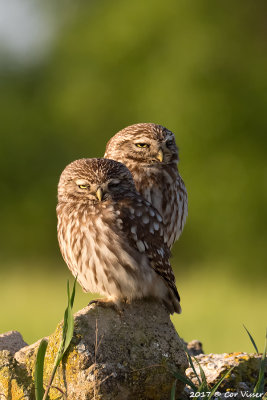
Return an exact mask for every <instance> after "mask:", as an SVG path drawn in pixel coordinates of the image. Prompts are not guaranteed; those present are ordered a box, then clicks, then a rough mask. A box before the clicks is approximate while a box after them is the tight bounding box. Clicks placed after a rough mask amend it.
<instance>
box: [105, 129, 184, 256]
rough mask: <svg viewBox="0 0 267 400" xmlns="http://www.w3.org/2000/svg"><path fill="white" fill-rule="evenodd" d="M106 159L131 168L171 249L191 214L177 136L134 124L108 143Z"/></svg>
mask: <svg viewBox="0 0 267 400" xmlns="http://www.w3.org/2000/svg"><path fill="white" fill-rule="evenodd" d="M104 157H106V158H109V159H112V160H116V161H119V162H121V163H123V164H125V165H126V166H127V168H129V170H130V171H131V173H132V175H133V179H134V182H135V185H136V188H137V191H138V192H139V193H140V194H141V195H142V196H143V197H144V198H145V199H146V200H148V201H149V202H150V203H151V204H152V205H153V206H154V207H155V208H156V209H157V210H158V212H159V213H160V214H161V215H162V218H163V224H164V234H165V240H166V241H167V243H168V246H169V247H170V248H171V246H172V245H173V243H174V242H175V240H177V239H178V238H179V236H180V235H181V233H182V231H183V228H184V224H185V220H186V217H187V213H188V212H187V192H186V188H185V184H184V182H183V180H182V178H181V176H180V175H179V172H178V169H177V164H178V161H179V157H178V149H177V146H176V143H175V137H174V134H173V133H172V132H171V131H169V130H168V129H166V128H164V127H163V126H161V125H156V124H145V123H144V124H135V125H131V126H128V127H127V128H125V129H123V130H121V131H120V132H118V133H117V134H116V135H115V136H113V137H112V138H111V139H110V140H109V142H108V143H107V146H106V152H105V155H104Z"/></svg>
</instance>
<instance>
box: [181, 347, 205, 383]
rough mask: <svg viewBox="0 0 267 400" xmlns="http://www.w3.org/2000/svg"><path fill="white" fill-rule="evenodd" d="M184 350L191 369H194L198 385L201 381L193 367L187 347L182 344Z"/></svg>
mask: <svg viewBox="0 0 267 400" xmlns="http://www.w3.org/2000/svg"><path fill="white" fill-rule="evenodd" d="M184 350H185V352H186V354H187V358H188V361H189V364H190V366H191V368H192V370H193V371H194V374H195V376H196V378H197V380H198V384H199V386H200V385H201V383H202V382H201V380H200V379H199V376H198V374H197V371H196V369H195V366H194V363H193V360H192V357H191V355H190V353H189V351H188V348H187V347H186V346H184Z"/></svg>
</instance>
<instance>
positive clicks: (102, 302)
mask: <svg viewBox="0 0 267 400" xmlns="http://www.w3.org/2000/svg"><path fill="white" fill-rule="evenodd" d="M92 304H95V305H96V306H98V307H104V308H113V310H114V311H116V312H117V313H118V314H119V315H120V316H121V315H122V313H123V309H122V308H121V307H120V306H119V305H118V304H117V303H114V302H113V301H111V300H109V299H96V300H91V301H90V302H89V303H88V306H91V305H92Z"/></svg>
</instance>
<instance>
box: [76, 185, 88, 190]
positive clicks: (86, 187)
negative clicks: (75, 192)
mask: <svg viewBox="0 0 267 400" xmlns="http://www.w3.org/2000/svg"><path fill="white" fill-rule="evenodd" d="M78 187H79V188H80V189H88V185H78Z"/></svg>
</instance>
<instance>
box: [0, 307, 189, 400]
mask: <svg viewBox="0 0 267 400" xmlns="http://www.w3.org/2000/svg"><path fill="white" fill-rule="evenodd" d="M61 335H62V323H61V324H60V325H59V326H58V327H57V329H56V331H55V333H54V334H52V335H51V336H50V337H49V338H48V340H49V344H48V347H47V352H46V357H45V368H44V382H45V383H47V382H48V380H49V378H50V376H51V371H52V367H53V362H54V359H55V355H56V352H57V349H58V347H59V343H60V340H61ZM38 346H39V342H37V343H35V344H33V345H31V346H28V347H24V348H23V349H21V350H20V351H18V352H17V353H16V354H15V355H14V356H13V355H12V353H10V352H9V351H6V350H5V351H2V352H0V393H1V394H4V395H5V396H6V397H7V398H8V399H11V398H12V400H18V399H19V398H21V396H25V397H26V399H27V398H28V399H34V381H33V380H34V378H33V376H34V364H35V360H36V354H37V350H38ZM168 366H170V368H172V369H173V368H176V369H179V370H180V372H182V373H183V372H184V371H185V369H186V368H187V366H188V362H187V357H186V355H185V352H184V350H183V345H182V342H181V340H180V338H179V337H178V335H177V333H176V331H175V328H174V327H173V325H172V323H171V321H170V318H169V315H168V313H167V312H166V310H165V308H164V307H163V306H162V305H160V304H158V303H156V302H153V301H145V302H144V301H139V302H135V303H133V304H131V305H127V306H125V309H124V311H123V312H122V314H121V315H119V314H118V313H117V312H116V311H114V310H113V309H112V308H103V307H99V306H96V305H93V306H90V307H86V308H84V309H83V310H81V311H79V312H78V313H77V314H76V315H75V325H74V337H73V340H72V342H71V345H70V348H69V350H68V352H67V354H66V356H65V357H64V358H63V362H62V363H61V364H60V366H59V368H58V371H57V373H56V376H55V379H54V382H53V386H54V388H53V389H51V390H50V392H49V393H50V399H51V400H53V399H57V398H59V396H62V394H61V392H59V390H61V391H63V392H64V393H65V394H66V396H67V399H68V400H72V399H73V400H74V399H75V400H89V399H96V400H100V399H101V400H111V399H112V400H127V399H129V400H131V399H135V400H136V399H139V400H149V399H151V400H152V399H153V400H157V399H158V400H164V399H169V398H170V392H171V387H172V384H173V382H174V377H173V375H172V373H171V372H170V369H169V367H168ZM183 387H184V385H183V384H182V383H181V382H178V384H177V387H176V398H177V399H179V398H180V397H179V396H180V393H181V392H182V390H183ZM57 388H58V389H59V390H58V389H57ZM27 396H28V397H27Z"/></svg>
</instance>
